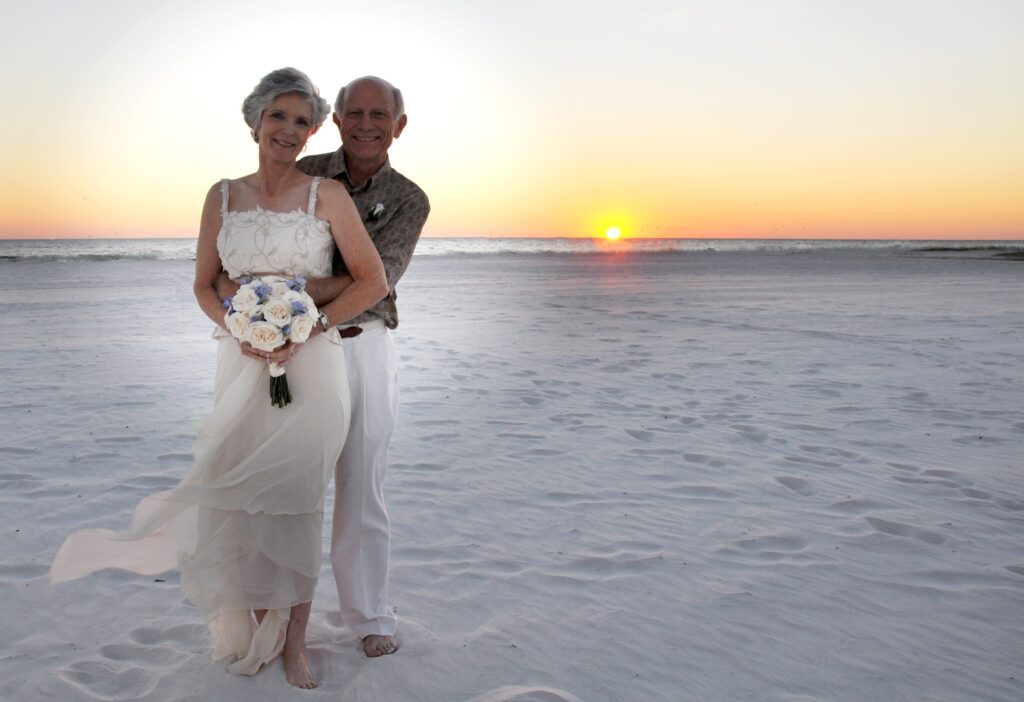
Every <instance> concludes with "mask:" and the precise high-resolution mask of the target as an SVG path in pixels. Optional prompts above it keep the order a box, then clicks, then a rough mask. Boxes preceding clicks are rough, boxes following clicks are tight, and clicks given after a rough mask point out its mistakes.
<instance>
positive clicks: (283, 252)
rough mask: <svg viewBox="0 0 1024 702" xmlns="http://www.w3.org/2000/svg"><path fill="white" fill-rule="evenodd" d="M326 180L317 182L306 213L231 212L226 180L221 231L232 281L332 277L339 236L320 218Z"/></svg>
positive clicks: (258, 209) (219, 246)
mask: <svg viewBox="0 0 1024 702" xmlns="http://www.w3.org/2000/svg"><path fill="white" fill-rule="evenodd" d="M321 180H323V179H322V178H313V182H312V183H311V184H310V188H309V203H308V204H307V206H306V211H305V212H303V211H302V210H300V209H298V208H296V209H295V210H293V211H291V212H273V211H271V210H264V209H263V208H261V207H259V206H258V205H257V206H256V208H255V209H251V210H239V211H231V210H229V209H228V181H227V180H222V181H221V184H220V192H221V221H222V224H221V228H220V232H219V233H218V234H217V252H218V253H219V254H220V261H221V265H222V266H223V267H224V270H225V271H226V272H227V274H228V275H229V276H231V277H232V278H238V277H240V276H242V275H245V274H247V273H283V274H287V275H302V276H306V277H311V278H312V277H317V278H319V277H326V276H329V275H330V274H331V261H332V259H333V256H334V238H333V237H332V236H331V226H330V224H329V223H328V222H326V221H325V220H322V219H317V218H316V216H315V215H314V213H315V212H316V191H317V188H318V187H319V186H320V181H321Z"/></svg>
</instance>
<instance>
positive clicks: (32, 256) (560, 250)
mask: <svg viewBox="0 0 1024 702" xmlns="http://www.w3.org/2000/svg"><path fill="white" fill-rule="evenodd" d="M828 250H859V251H889V252H893V253H900V252H914V251H918V252H928V251H959V252H969V251H986V252H990V253H992V254H998V253H1012V252H1020V251H1022V250H1024V240H997V242H996V240H993V242H980V240H961V242H952V240H921V239H753V238H629V239H623V240H618V242H609V240H605V239H600V238H488V237H484V236H478V237H423V238H421V239H420V243H419V245H418V246H417V249H416V255H417V256H459V255H476V256H487V255H498V254H520V255H538V254H549V255H550V254H561V255H566V254H613V253H621V252H633V253H646V254H673V253H690V252H767V253H802V252H813V251H828ZM195 258H196V239H195V238H78V239H2V240H0V261H24V260H45V261H81V260H95V261H104V260H120V259H139V260H158V261H160V260H166V261H189V260H194V259H195Z"/></svg>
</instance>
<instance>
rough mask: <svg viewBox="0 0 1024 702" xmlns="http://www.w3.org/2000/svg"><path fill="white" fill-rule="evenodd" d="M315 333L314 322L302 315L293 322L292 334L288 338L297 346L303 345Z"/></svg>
mask: <svg viewBox="0 0 1024 702" xmlns="http://www.w3.org/2000/svg"><path fill="white" fill-rule="evenodd" d="M312 333H313V320H312V319H310V318H309V317H307V316H306V315H300V316H298V317H296V318H295V320H294V321H293V322H292V333H291V334H289V335H288V338H289V339H290V340H291V341H293V342H294V343H296V344H301V343H302V342H303V341H305V340H306V339H308V338H309V335H310V334H312Z"/></svg>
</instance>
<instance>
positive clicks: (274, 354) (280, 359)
mask: <svg viewBox="0 0 1024 702" xmlns="http://www.w3.org/2000/svg"><path fill="white" fill-rule="evenodd" d="M322 333H323V330H322V329H321V328H320V325H319V324H317V325H315V326H314V327H313V331H312V332H310V334H309V338H308V339H306V341H305V342H303V343H301V344H300V343H296V342H294V341H288V342H286V343H285V344H284V346H278V347H277V348H276V349H274V350H273V351H261V350H260V349H257V348H255V347H253V345H252V344H250V343H249V342H248V341H242V342H240V343H239V344H238V346H239V348H240V349H241V351H242V355H243V356H248V357H249V358H253V359H256V360H257V361H262V362H263V363H276V364H277V365H279V366H281V367H282V368H284V367H285V366H287V365H288V362H289V361H291V360H292V359H293V358H295V354H297V353H298V352H299V349H301V348H302V347H303V345H304V344H305V343H307V342H309V341H310V339H314V338H316V337H317V336H318V335H320V334H322Z"/></svg>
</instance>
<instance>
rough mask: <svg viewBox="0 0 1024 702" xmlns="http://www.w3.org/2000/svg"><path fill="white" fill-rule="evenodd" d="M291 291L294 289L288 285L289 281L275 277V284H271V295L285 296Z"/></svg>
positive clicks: (273, 296) (276, 296) (276, 297)
mask: <svg viewBox="0 0 1024 702" xmlns="http://www.w3.org/2000/svg"><path fill="white" fill-rule="evenodd" d="M290 292H292V289H291V288H289V287H288V283H286V282H285V281H283V280H281V279H280V278H276V279H274V283H273V285H271V286H270V297H272V298H275V299H278V298H284V296H285V295H287V294H288V293H290Z"/></svg>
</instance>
